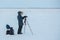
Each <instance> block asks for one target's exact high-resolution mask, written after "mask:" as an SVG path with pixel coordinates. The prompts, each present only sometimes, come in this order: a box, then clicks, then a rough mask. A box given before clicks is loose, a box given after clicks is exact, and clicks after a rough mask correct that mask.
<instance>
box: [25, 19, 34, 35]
mask: <svg viewBox="0 0 60 40" xmlns="http://www.w3.org/2000/svg"><path fill="white" fill-rule="evenodd" d="M24 23H25V26H24V33H25V27H26V23H27V25H28V27H29V29H30V32H31V34H32V35H33V32H32V29H31V27H30V25H29V23H28V21H27V20H26V18H25V21H24Z"/></svg>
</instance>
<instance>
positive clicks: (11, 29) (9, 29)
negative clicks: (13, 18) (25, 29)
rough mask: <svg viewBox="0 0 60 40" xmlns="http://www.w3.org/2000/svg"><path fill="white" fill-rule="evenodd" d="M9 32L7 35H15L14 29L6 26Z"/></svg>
mask: <svg viewBox="0 0 60 40" xmlns="http://www.w3.org/2000/svg"><path fill="white" fill-rule="evenodd" d="M6 28H7V31H6V35H14V30H13V27H10V26H9V25H8V24H7V25H6Z"/></svg>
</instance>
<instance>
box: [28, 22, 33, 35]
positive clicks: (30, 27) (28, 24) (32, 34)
mask: <svg viewBox="0 0 60 40" xmlns="http://www.w3.org/2000/svg"><path fill="white" fill-rule="evenodd" d="M27 24H28V27H29V29H30V31H31V33H32V35H33V32H32V29H31V27H30V25H29V23H28V21H27Z"/></svg>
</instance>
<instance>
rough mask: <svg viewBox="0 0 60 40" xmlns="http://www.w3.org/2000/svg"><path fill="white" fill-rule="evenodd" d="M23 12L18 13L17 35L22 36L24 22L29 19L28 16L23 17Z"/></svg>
mask: <svg viewBox="0 0 60 40" xmlns="http://www.w3.org/2000/svg"><path fill="white" fill-rule="evenodd" d="M22 14H23V12H22V11H18V16H17V19H18V26H19V28H18V32H17V34H22V27H23V20H24V19H25V18H26V17H27V16H22Z"/></svg>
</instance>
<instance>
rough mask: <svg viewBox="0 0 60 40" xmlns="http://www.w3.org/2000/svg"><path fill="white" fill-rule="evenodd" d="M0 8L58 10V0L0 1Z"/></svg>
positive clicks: (59, 0)
mask: <svg viewBox="0 0 60 40" xmlns="http://www.w3.org/2000/svg"><path fill="white" fill-rule="evenodd" d="M0 8H60V0H0Z"/></svg>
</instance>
